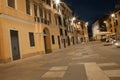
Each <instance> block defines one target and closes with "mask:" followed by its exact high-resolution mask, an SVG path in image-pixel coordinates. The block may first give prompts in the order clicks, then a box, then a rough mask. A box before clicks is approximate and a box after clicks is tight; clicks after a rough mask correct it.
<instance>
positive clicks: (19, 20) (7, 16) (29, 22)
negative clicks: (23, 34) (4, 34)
mask: <svg viewBox="0 0 120 80" xmlns="http://www.w3.org/2000/svg"><path fill="white" fill-rule="evenodd" d="M0 17H2V18H6V19H11V20H14V21H18V22H22V23H26V24H30V25H32V26H34V22H32V21H28V20H24V19H21V18H17V17H14V16H10V15H7V14H0Z"/></svg>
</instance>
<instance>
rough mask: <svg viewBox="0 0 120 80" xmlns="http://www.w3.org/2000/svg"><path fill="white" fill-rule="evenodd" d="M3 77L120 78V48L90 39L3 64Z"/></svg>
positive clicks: (3, 79)
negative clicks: (84, 42) (89, 40)
mask: <svg viewBox="0 0 120 80" xmlns="http://www.w3.org/2000/svg"><path fill="white" fill-rule="evenodd" d="M0 80H120V48H116V47H115V46H103V43H101V42H90V43H88V44H78V45H75V46H72V47H68V48H66V49H60V50H57V51H55V52H53V53H50V54H43V55H38V56H34V57H29V58H26V59H23V60H18V61H14V62H11V63H7V64H0Z"/></svg>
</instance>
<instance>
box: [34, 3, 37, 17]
mask: <svg viewBox="0 0 120 80" xmlns="http://www.w3.org/2000/svg"><path fill="white" fill-rule="evenodd" d="M34 16H35V17H37V5H35V4H34Z"/></svg>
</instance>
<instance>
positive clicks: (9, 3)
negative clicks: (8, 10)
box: [7, 0, 15, 8]
mask: <svg viewBox="0 0 120 80" xmlns="http://www.w3.org/2000/svg"><path fill="white" fill-rule="evenodd" d="M7 1H8V6H9V7H12V8H15V0H7Z"/></svg>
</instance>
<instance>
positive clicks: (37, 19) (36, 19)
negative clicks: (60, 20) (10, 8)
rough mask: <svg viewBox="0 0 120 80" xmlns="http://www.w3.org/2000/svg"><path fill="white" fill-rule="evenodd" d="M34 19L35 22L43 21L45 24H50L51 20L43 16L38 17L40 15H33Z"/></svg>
mask: <svg viewBox="0 0 120 80" xmlns="http://www.w3.org/2000/svg"><path fill="white" fill-rule="evenodd" d="M34 21H35V22H37V23H44V24H46V25H50V24H51V22H50V21H49V20H47V19H44V18H40V17H34Z"/></svg>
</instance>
